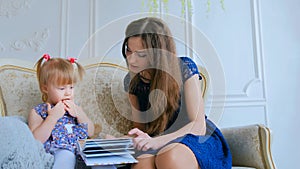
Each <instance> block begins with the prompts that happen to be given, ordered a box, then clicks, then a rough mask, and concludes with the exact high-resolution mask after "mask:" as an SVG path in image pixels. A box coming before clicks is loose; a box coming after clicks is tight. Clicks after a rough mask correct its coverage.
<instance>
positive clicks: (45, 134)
mask: <svg viewBox="0 0 300 169" xmlns="http://www.w3.org/2000/svg"><path fill="white" fill-rule="evenodd" d="M57 120H58V119H57V118H56V117H54V116H48V117H47V118H46V119H45V120H43V118H42V117H41V116H40V115H38V114H37V112H36V111H35V110H34V109H32V110H31V111H30V113H29V115H28V126H29V128H30V130H31V132H32V134H33V136H34V138H35V139H37V140H39V141H41V142H42V143H45V142H46V141H47V140H48V138H49V137H50V135H51V132H52V130H53V128H54V126H55V124H56V122H57Z"/></svg>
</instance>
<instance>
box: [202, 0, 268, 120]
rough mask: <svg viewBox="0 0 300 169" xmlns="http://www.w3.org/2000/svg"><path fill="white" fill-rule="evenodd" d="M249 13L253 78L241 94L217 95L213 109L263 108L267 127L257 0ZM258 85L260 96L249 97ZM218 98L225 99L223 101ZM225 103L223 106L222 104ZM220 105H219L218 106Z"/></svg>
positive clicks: (230, 92) (209, 100)
mask: <svg viewBox="0 0 300 169" xmlns="http://www.w3.org/2000/svg"><path fill="white" fill-rule="evenodd" d="M250 9H251V10H250V11H251V22H252V24H251V25H252V39H253V42H252V43H253V59H254V64H253V66H254V77H253V78H252V79H251V80H250V81H248V82H247V83H246V84H245V86H244V87H243V89H242V92H239V93H232V91H229V92H228V91H227V93H228V94H226V96H225V97H224V96H221V95H217V96H216V97H215V98H216V99H215V100H214V103H217V104H215V105H214V106H215V107H218V106H220V107H221V106H224V107H225V108H227V107H236V108H238V107H256V106H262V107H264V112H263V113H264V116H265V124H266V125H267V126H268V124H269V122H268V121H269V119H268V108H267V100H266V79H265V70H264V55H263V45H262V44H263V43H262V28H261V16H260V5H259V0H250ZM257 84H259V86H260V87H259V88H257V87H256V88H255V90H259V94H261V95H260V96H251V95H250V93H249V91H250V89H251V88H253V87H254V85H257ZM211 98H212V97H211V96H208V99H207V102H208V104H207V107H209V103H210V102H211V101H212V100H211ZM218 98H225V101H224V100H222V99H218ZM224 102H225V105H222V103H224ZM218 103H220V104H218Z"/></svg>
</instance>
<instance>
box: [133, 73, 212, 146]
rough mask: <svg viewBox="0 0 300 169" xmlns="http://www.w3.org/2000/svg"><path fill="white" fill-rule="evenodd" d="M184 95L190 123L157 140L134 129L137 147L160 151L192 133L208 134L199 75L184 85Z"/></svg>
mask: <svg viewBox="0 0 300 169" xmlns="http://www.w3.org/2000/svg"><path fill="white" fill-rule="evenodd" d="M184 95H185V98H186V100H185V104H186V108H187V113H188V116H189V119H190V122H189V123H188V124H187V125H185V126H184V127H182V128H180V129H179V130H177V131H175V132H173V133H170V134H166V135H161V136H158V137H155V138H151V137H149V136H148V135H147V134H146V133H143V132H141V131H138V130H137V129H133V130H131V131H129V134H135V135H137V137H136V147H137V148H138V149H141V150H144V151H146V150H148V149H150V148H152V149H158V148H160V147H162V146H164V145H165V144H166V143H168V142H169V141H171V140H173V139H175V138H177V137H181V136H184V135H185V134H188V133H192V134H195V135H204V134H205V132H206V123H205V114H204V103H203V99H202V92H201V85H200V81H199V76H198V74H196V75H193V76H192V77H190V78H189V79H188V80H186V82H185V83H184Z"/></svg>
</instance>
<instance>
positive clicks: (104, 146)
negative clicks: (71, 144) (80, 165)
mask: <svg viewBox="0 0 300 169" xmlns="http://www.w3.org/2000/svg"><path fill="white" fill-rule="evenodd" d="M77 147H78V153H79V154H80V156H81V157H82V159H83V160H84V162H85V164H86V165H87V166H99V165H117V164H127V163H137V160H136V159H135V158H134V157H133V156H132V154H134V150H133V149H134V148H133V142H132V139H131V138H118V139H84V140H78V142H77Z"/></svg>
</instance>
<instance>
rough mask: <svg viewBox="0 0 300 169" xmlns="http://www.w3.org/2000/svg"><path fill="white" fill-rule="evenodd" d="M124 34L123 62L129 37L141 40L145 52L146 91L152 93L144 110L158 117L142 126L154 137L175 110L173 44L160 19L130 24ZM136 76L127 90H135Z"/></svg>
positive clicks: (177, 76)
mask: <svg viewBox="0 0 300 169" xmlns="http://www.w3.org/2000/svg"><path fill="white" fill-rule="evenodd" d="M125 34H126V37H125V39H124V42H123V46H122V54H123V56H124V58H125V59H126V47H127V41H128V39H129V38H130V37H141V39H142V43H143V47H144V48H145V49H147V56H148V57H149V61H150V67H149V69H147V70H146V71H147V72H149V73H150V75H151V83H150V92H152V93H151V94H150V96H149V105H148V108H149V109H150V110H151V111H150V112H152V113H153V114H152V116H154V117H158V118H156V119H155V120H154V121H152V122H149V123H147V124H146V129H145V130H146V131H145V132H147V133H148V134H152V135H157V134H160V133H162V132H163V131H164V130H165V129H166V127H167V124H168V121H169V119H170V118H171V117H172V116H173V114H174V112H176V110H177V109H178V107H179V99H180V87H181V83H182V82H181V71H180V66H179V61H178V58H177V55H176V46H175V42H174V39H173V37H172V35H171V32H170V29H169V28H168V26H167V25H166V24H165V23H164V22H163V21H162V20H161V19H159V18H154V17H146V18H142V19H139V20H136V21H133V22H131V23H130V24H129V25H128V26H127V29H126V33H125ZM136 77H137V76H135V78H132V79H131V82H130V85H129V91H130V90H133V89H134V88H135V87H136V84H137V81H138V78H136ZM157 89H158V90H157ZM156 91H161V92H156ZM151 105H152V106H151ZM152 116H151V117H152Z"/></svg>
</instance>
